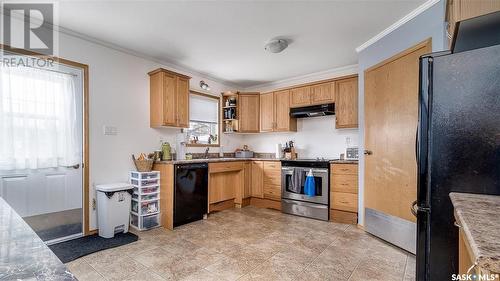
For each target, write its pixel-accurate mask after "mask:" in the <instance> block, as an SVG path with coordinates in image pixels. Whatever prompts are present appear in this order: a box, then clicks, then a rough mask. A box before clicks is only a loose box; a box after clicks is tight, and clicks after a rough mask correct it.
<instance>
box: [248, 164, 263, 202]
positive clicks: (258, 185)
mask: <svg viewBox="0 0 500 281" xmlns="http://www.w3.org/2000/svg"><path fill="white" fill-rule="evenodd" d="M263 179H264V162H262V161H252V186H251V188H250V194H251V196H252V197H257V198H264V190H263V188H264V187H263V185H264V182H263Z"/></svg>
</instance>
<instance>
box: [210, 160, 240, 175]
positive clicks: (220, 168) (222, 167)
mask: <svg viewBox="0 0 500 281" xmlns="http://www.w3.org/2000/svg"><path fill="white" fill-rule="evenodd" d="M208 170H209V172H210V173H222V172H232V171H239V170H243V162H220V163H209V164H208Z"/></svg>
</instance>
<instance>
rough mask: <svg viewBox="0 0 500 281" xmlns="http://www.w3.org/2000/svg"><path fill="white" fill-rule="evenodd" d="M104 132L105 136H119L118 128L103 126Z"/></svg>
mask: <svg viewBox="0 0 500 281" xmlns="http://www.w3.org/2000/svg"><path fill="white" fill-rule="evenodd" d="M103 131H104V135H105V136H116V135H118V128H117V127H115V126H108V125H104V126H103Z"/></svg>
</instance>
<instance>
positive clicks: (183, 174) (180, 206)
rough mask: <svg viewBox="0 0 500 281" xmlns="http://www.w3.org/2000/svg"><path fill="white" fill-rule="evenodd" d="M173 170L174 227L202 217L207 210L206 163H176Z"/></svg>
mask: <svg viewBox="0 0 500 281" xmlns="http://www.w3.org/2000/svg"><path fill="white" fill-rule="evenodd" d="M174 172H175V181H174V188H175V193H174V227H176V226H179V225H183V224H186V223H190V222H193V221H197V220H201V219H203V215H205V214H206V213H207V210H208V164H207V163H196V164H178V165H175V171H174Z"/></svg>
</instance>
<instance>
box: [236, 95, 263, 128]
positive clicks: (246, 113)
mask: <svg viewBox="0 0 500 281" xmlns="http://www.w3.org/2000/svg"><path fill="white" fill-rule="evenodd" d="M238 101H239V102H240V105H239V110H240V112H239V115H240V116H239V117H240V120H239V125H240V127H239V132H241V133H258V132H259V95H255V94H253V95H245V94H241V95H240V96H239V98H238Z"/></svg>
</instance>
